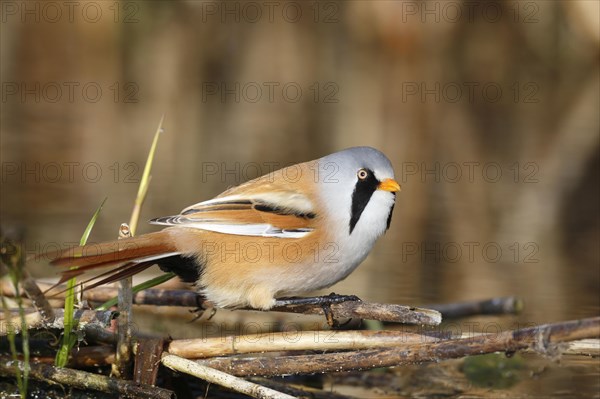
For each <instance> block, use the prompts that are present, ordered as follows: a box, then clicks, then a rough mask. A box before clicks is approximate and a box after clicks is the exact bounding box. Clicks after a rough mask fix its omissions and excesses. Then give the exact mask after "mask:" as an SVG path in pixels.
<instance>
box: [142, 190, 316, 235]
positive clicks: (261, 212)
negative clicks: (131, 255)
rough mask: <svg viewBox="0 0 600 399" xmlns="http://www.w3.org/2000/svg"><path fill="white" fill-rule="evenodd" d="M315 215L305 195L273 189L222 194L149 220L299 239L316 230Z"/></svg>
mask: <svg viewBox="0 0 600 399" xmlns="http://www.w3.org/2000/svg"><path fill="white" fill-rule="evenodd" d="M316 216H317V215H316V213H315V211H314V207H313V204H312V202H311V201H310V199H309V198H308V197H306V196H305V195H303V194H301V193H299V192H298V191H293V190H281V189H270V190H264V191H262V190H261V192H246V193H245V194H243V195H242V194H232V195H226V196H220V197H217V198H214V199H212V200H209V201H204V202H200V203H198V204H195V205H192V206H190V207H188V208H186V209H184V210H183V211H181V213H180V214H179V215H175V216H166V217H161V218H156V219H152V220H151V221H150V223H152V224H159V225H166V226H180V227H188V228H196V229H200V230H209V231H215V232H218V233H224V234H234V235H243V236H261V237H280V238H300V237H304V236H306V235H307V234H309V233H310V232H311V231H313V230H314V219H315V218H316Z"/></svg>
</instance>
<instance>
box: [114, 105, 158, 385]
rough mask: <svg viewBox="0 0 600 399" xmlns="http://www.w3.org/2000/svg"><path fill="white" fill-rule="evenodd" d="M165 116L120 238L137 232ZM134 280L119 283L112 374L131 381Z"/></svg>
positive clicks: (154, 140)
mask: <svg viewBox="0 0 600 399" xmlns="http://www.w3.org/2000/svg"><path fill="white" fill-rule="evenodd" d="M163 120H164V115H163V116H162V117H161V118H160V122H159V123H158V127H157V128H156V133H154V139H153V140H152V146H151V147H150V151H149V153H148V157H147V158H146V165H145V166H144V172H143V173H142V179H141V180H140V186H139V187H138V192H137V195H136V197H135V202H134V205H133V211H132V212H131V218H130V219H129V224H126V223H123V224H121V228H120V229H119V238H120V239H121V238H126V237H133V236H134V235H135V233H136V231H137V224H138V221H139V219H140V212H141V211H142V205H143V204H144V201H145V200H146V194H147V193H148V187H149V185H150V170H151V169H152V161H153V160H154V153H155V152H156V145H157V143H158V137H159V136H160V133H161V132H162V124H163ZM132 298H133V278H132V277H127V278H124V279H122V280H121V281H119V295H118V306H119V310H120V311H121V315H120V316H119V330H118V333H119V336H118V342H117V357H116V362H115V364H114V365H113V368H112V372H113V374H114V375H116V376H117V377H120V378H125V379H129V378H130V377H131V367H130V366H131V318H132V315H131V310H132V308H133V299H132Z"/></svg>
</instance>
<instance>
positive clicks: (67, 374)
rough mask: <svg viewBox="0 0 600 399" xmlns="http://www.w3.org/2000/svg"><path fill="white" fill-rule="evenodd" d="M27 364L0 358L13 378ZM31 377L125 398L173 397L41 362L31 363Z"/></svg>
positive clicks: (160, 390) (3, 370) (162, 391)
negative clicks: (115, 394)
mask: <svg viewBox="0 0 600 399" xmlns="http://www.w3.org/2000/svg"><path fill="white" fill-rule="evenodd" d="M24 367H25V365H24V363H23V362H21V361H17V362H13V361H12V359H10V358H9V357H7V356H0V374H2V375H7V376H14V375H15V371H16V370H20V369H23V368H24ZM29 367H30V372H29V373H30V374H29V377H30V378H34V379H36V380H40V381H45V382H48V383H54V384H60V385H67V386H71V387H74V388H78V389H83V390H89V389H93V390H95V391H102V392H108V393H117V394H119V395H120V396H125V397H140V398H145V399H148V398H152V399H163V398H174V397H175V394H174V393H173V392H172V391H169V390H166V389H163V388H158V387H153V386H149V385H140V384H137V383H135V382H132V381H122V380H116V379H114V378H109V377H105V376H102V375H98V374H93V373H88V372H85V371H79V370H74V369H68V368H62V367H61V368H59V367H54V366H49V365H45V364H39V363H31V364H30V365H29Z"/></svg>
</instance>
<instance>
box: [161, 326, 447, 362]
mask: <svg viewBox="0 0 600 399" xmlns="http://www.w3.org/2000/svg"><path fill="white" fill-rule="evenodd" d="M438 341H440V339H439V338H435V337H429V336H426V335H420V334H413V333H407V332H403V331H330V330H321V331H288V332H278V333H271V334H250V335H230V336H225V337H220V338H199V339H179V340H174V341H172V342H171V343H170V344H169V346H168V352H169V353H171V354H173V355H177V356H181V357H184V358H188V359H197V358H203V357H213V356H229V355H238V354H243V353H257V352H280V351H299V350H311V351H318V350H322V351H332V350H348V349H353V350H356V349H367V348H368V349H372V348H389V347H397V346H405V345H407V344H415V343H424V342H438Z"/></svg>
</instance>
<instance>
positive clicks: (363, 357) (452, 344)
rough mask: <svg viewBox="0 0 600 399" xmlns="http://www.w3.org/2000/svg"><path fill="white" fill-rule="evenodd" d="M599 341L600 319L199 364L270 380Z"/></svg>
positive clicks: (553, 348) (226, 359)
mask: <svg viewBox="0 0 600 399" xmlns="http://www.w3.org/2000/svg"><path fill="white" fill-rule="evenodd" d="M598 337H600V317H594V318H588V319H581V320H574V321H567V322H563V323H555V324H547V325H542V326H539V327H531V328H524V329H520V330H514V331H505V332H501V333H499V334H492V335H483V336H475V337H471V338H462V339H454V340H448V341H441V342H437V343H425V344H413V345H408V344H407V346H404V347H401V348H389V349H370V350H363V351H351V352H341V353H327V354H323V355H301V356H285V357H283V356H282V357H267V356H262V357H253V358H250V357H245V358H213V359H205V360H197V361H196V362H197V363H198V364H202V365H206V366H209V367H212V368H215V369H218V370H223V371H225V372H227V373H230V374H233V375H237V376H250V375H252V376H257V375H260V376H264V377H267V376H277V375H287V374H312V373H327V372H339V371H350V370H367V369H372V368H378V367H392V366H399V365H404V364H413V363H421V362H432V361H439V360H444V359H455V358H460V357H464V356H470V355H479V354H483V353H491V352H498V351H501V352H513V351H517V350H520V349H526V348H531V349H534V350H536V351H538V352H541V353H551V352H552V351H554V350H555V348H556V347H555V346H554V345H553V344H556V343H560V342H566V341H573V340H577V339H586V338H598Z"/></svg>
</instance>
